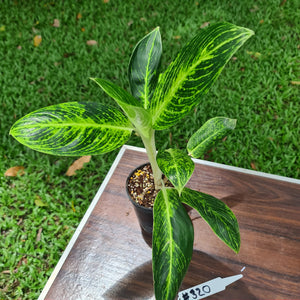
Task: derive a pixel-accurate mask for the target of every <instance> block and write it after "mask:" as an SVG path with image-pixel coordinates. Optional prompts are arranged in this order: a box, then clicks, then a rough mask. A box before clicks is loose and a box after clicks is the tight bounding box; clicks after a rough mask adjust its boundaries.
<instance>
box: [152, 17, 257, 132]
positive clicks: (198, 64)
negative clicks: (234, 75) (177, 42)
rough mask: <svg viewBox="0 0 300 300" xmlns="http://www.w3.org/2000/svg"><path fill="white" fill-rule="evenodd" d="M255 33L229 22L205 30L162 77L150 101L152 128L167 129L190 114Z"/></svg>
mask: <svg viewBox="0 0 300 300" xmlns="http://www.w3.org/2000/svg"><path fill="white" fill-rule="evenodd" d="M252 35H253V31H251V30H249V29H247V28H243V27H238V26H235V25H233V24H229V23H217V24H214V25H211V26H209V27H207V28H206V29H202V30H201V31H200V32H199V33H198V34H197V35H196V36H195V37H194V38H193V39H192V40H191V41H190V42H189V43H188V44H187V45H186V46H185V47H183V48H182V50H181V51H180V53H179V54H178V56H177V58H176V59H175V60H174V62H172V63H171V64H170V66H169V67H168V68H167V70H166V71H165V72H164V73H163V74H162V75H161V77H160V79H159V82H158V85H157V87H156V90H155V92H154V95H153V98H152V101H151V112H152V120H153V121H152V125H153V128H154V129H165V128H168V127H170V126H172V125H174V124H175V123H176V122H178V121H179V120H180V119H181V118H183V117H184V116H185V115H186V114H187V113H189V112H190V111H191V110H192V109H193V108H194V107H195V106H196V105H197V104H198V103H199V102H200V101H201V99H202V96H203V95H204V94H205V93H207V92H208V90H209V88H210V87H211V86H212V84H213V83H214V82H215V80H216V79H217V78H218V76H219V74H220V73H221V71H222V69H223V68H224V66H225V64H226V63H227V61H228V60H229V59H230V58H231V56H232V55H233V54H234V53H235V52H236V51H237V50H238V49H239V48H240V47H241V46H242V45H243V43H244V42H245V41H246V40H247V39H248V38H249V37H250V36H252Z"/></svg>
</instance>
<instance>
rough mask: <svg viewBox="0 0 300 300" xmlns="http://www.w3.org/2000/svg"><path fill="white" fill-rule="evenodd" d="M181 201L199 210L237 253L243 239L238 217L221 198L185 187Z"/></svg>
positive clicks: (219, 235) (214, 230)
mask: <svg viewBox="0 0 300 300" xmlns="http://www.w3.org/2000/svg"><path fill="white" fill-rule="evenodd" d="M180 199H181V201H182V202H183V203H185V204H187V205H189V206H191V207H193V208H194V209H195V210H197V211H198V213H199V214H200V215H201V217H202V218H203V219H204V220H205V221H206V222H207V223H208V225H209V226H210V227H211V229H212V230H213V232H214V233H215V234H216V235H217V236H218V237H219V238H220V239H221V240H222V241H223V242H224V243H225V244H226V245H227V246H228V247H230V248H231V249H232V250H233V251H235V252H236V253H238V252H239V250H240V245H241V239H240V230H239V225H238V222H237V219H236V217H235V215H234V214H233V212H232V211H231V209H230V208H229V207H228V206H227V205H226V204H225V203H224V202H222V201H221V200H219V199H217V198H215V197H213V196H211V195H208V194H204V193H201V192H198V191H194V190H191V189H188V188H184V189H183V191H182V193H181V197H180Z"/></svg>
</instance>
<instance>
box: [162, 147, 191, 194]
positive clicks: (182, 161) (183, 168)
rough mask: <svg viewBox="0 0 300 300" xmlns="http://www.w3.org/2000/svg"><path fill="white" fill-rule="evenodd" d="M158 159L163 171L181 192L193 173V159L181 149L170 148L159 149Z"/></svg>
mask: <svg viewBox="0 0 300 300" xmlns="http://www.w3.org/2000/svg"><path fill="white" fill-rule="evenodd" d="M156 160H157V164H158V166H159V168H160V169H161V171H162V172H163V173H164V174H165V175H166V176H167V178H168V179H169V180H170V182H171V183H172V184H173V185H174V187H175V188H176V189H177V190H178V192H179V194H180V193H181V191H182V189H183V188H184V186H185V185H186V184H187V182H188V181H189V179H190V178H191V176H192V174H193V171H194V168H195V164H194V162H193V161H192V159H191V158H190V157H189V156H188V155H187V154H186V153H184V152H182V151H181V150H179V149H168V150H164V151H159V152H158V153H157V156H156Z"/></svg>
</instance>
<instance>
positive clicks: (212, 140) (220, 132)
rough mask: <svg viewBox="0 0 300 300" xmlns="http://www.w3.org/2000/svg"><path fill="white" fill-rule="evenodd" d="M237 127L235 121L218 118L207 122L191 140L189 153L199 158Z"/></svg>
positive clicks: (188, 146) (188, 148)
mask: <svg viewBox="0 0 300 300" xmlns="http://www.w3.org/2000/svg"><path fill="white" fill-rule="evenodd" d="M235 125H236V120H235V119H229V118H224V117H216V118H212V119H209V120H208V121H207V122H205V123H204V124H203V125H202V126H201V127H200V129H198V130H197V131H196V132H195V133H194V134H193V135H192V136H191V138H190V139H189V142H188V144H187V150H188V153H189V154H190V155H191V156H192V157H194V158H199V157H200V156H202V155H204V154H205V152H206V151H208V150H209V149H210V148H211V147H212V146H213V145H215V144H216V143H217V142H218V141H219V140H221V139H223V138H224V137H226V136H227V135H228V133H230V132H231V131H232V130H233V129H234V128H235Z"/></svg>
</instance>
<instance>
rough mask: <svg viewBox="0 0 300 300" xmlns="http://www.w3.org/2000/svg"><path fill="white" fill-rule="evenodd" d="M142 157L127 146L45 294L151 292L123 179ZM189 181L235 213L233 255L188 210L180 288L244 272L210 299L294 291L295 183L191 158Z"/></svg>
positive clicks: (297, 245)
mask: <svg viewBox="0 0 300 300" xmlns="http://www.w3.org/2000/svg"><path fill="white" fill-rule="evenodd" d="M146 161H147V158H146V155H145V154H144V153H141V152H137V151H133V150H126V151H125V153H124V155H123V157H122V159H121V160H120V162H119V164H118V166H117V168H116V171H115V172H114V174H113V175H112V177H111V179H110V181H109V182H108V184H107V186H106V188H105V190H104V192H103V194H102V196H101V198H100V199H99V202H98V203H97V205H96V207H95V208H94V210H93V212H92V214H91V216H90V218H89V220H88V222H87V223H86V225H85V226H84V228H83V230H82V232H81V234H80V235H79V237H78V239H77V241H76V243H75V245H74V246H73V248H72V250H71V252H70V254H69V256H68V257H67V259H66V261H65V263H64V264H63V266H62V268H61V270H60V271H59V273H58V275H57V277H56V279H55V281H54V282H53V284H52V286H51V288H50V290H49V291H48V294H47V296H46V298H45V299H48V300H50V299H53V300H54V299H152V298H153V292H152V267H151V249H150V248H149V247H148V246H147V245H146V244H145V242H144V241H143V239H142V237H141V233H140V229H139V225H138V222H137V219H136V217H135V214H134V210H133V208H132V206H131V204H130V203H129V201H128V200H127V196H126V192H125V181H126V177H127V175H128V174H129V173H130V171H131V170H132V169H133V168H135V167H136V166H138V165H140V164H143V163H145V162H146ZM189 187H191V188H194V189H197V190H200V191H202V192H205V193H210V194H212V195H214V196H216V197H218V198H220V199H222V200H223V201H224V202H225V203H227V204H228V205H229V206H230V207H231V209H232V210H233V211H234V213H235V214H236V216H237V218H238V220H239V224H240V230H241V239H242V246H241V251H240V253H239V254H238V255H236V254H234V253H233V251H232V250H230V249H228V248H227V247H226V246H225V245H224V244H223V243H222V242H221V241H220V240H219V239H218V238H217V237H215V235H214V234H213V233H212V232H211V230H210V228H209V227H208V225H207V224H206V223H205V222H204V221H203V220H202V219H201V218H199V217H198V215H197V213H196V212H195V211H191V212H190V216H191V218H192V220H193V224H194V227H195V243H194V254H193V259H192V262H191V265H190V268H189V270H188V273H187V275H186V277H185V279H184V282H183V285H182V289H186V288H189V287H192V286H194V285H197V284H199V283H202V282H205V281H207V280H210V279H213V278H216V277H219V276H220V277H226V276H231V275H235V274H239V273H240V271H241V269H242V268H243V267H246V268H245V270H244V271H243V275H244V277H243V279H241V280H239V281H237V282H236V283H234V284H232V285H231V286H229V287H228V288H227V289H226V291H224V292H222V293H219V294H216V295H214V296H212V297H211V298H210V299H299V298H300V284H299V283H300V253H299V250H300V199H299V198H300V185H298V184H296V183H289V182H284V181H280V180H274V179H269V178H264V177H261V176H254V175H249V174H244V173H241V172H237V171H231V170H230V171H229V170H224V169H222V168H217V167H211V166H205V165H197V166H196V168H195V172H194V174H193V177H192V179H191V181H190V182H189Z"/></svg>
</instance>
